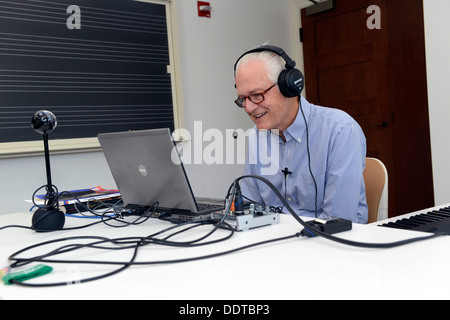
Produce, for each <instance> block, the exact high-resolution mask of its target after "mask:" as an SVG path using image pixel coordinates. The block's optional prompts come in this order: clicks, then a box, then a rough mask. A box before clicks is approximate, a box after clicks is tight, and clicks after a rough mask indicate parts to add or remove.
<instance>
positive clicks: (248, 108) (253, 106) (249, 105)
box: [244, 98, 258, 113]
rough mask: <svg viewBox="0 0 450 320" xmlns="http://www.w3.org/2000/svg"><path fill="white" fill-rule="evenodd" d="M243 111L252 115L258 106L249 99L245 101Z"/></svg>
mask: <svg viewBox="0 0 450 320" xmlns="http://www.w3.org/2000/svg"><path fill="white" fill-rule="evenodd" d="M244 108H245V111H246V112H247V113H252V112H253V111H254V110H255V109H256V108H258V104H256V103H253V102H252V101H251V100H250V99H249V98H247V99H245V106H244Z"/></svg>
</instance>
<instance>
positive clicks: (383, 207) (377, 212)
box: [363, 158, 388, 223]
mask: <svg viewBox="0 0 450 320" xmlns="http://www.w3.org/2000/svg"><path fill="white" fill-rule="evenodd" d="M363 175H364V182H365V184H366V198H367V206H368V207H369V221H368V223H372V222H376V221H379V220H384V219H387V218H388V214H387V207H388V204H387V182H388V173H387V170H386V167H385V165H384V164H383V162H381V161H380V160H378V159H376V158H366V168H365V169H364V174H363Z"/></svg>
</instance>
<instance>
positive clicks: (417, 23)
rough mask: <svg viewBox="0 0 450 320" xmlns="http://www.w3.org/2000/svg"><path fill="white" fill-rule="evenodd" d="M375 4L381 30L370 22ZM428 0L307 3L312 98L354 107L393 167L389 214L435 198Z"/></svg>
mask: <svg viewBox="0 0 450 320" xmlns="http://www.w3.org/2000/svg"><path fill="white" fill-rule="evenodd" d="M371 5H376V6H377V7H378V8H380V11H379V13H380V16H379V20H380V21H379V22H381V29H370V28H368V26H367V20H368V19H369V18H371V17H373V16H372V13H369V14H368V12H367V9H368V7H369V6H371ZM422 8H423V7H422V0H395V1H392V0H335V9H333V10H330V11H327V12H323V13H319V14H316V15H312V16H306V13H305V10H302V27H303V39H304V57H305V79H306V97H307V99H308V100H309V101H310V102H312V103H315V104H318V105H322V106H329V107H336V108H339V109H342V110H344V111H346V112H348V113H349V114H350V115H352V116H353V117H354V118H355V120H356V121H358V123H359V124H360V125H361V127H362V129H363V130H364V133H365V135H366V139H367V156H369V157H376V158H379V159H380V160H381V161H383V162H384V163H385V165H386V167H387V169H388V174H389V216H390V217H393V216H396V215H399V214H404V213H408V212H412V211H416V210H420V209H424V208H427V207H431V206H433V205H434V192H433V180H432V169H431V148H430V136H429V122H428V98H427V89H426V88H427V86H426V71H425V70H426V69H425V42H424V27H423V9H422Z"/></svg>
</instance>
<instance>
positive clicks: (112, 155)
mask: <svg viewBox="0 0 450 320" xmlns="http://www.w3.org/2000/svg"><path fill="white" fill-rule="evenodd" d="M98 140H99V142H100V145H101V147H102V149H103V153H104V155H105V158H106V161H107V162H108V165H109V168H110V170H111V173H112V175H113V177H114V180H115V182H116V184H117V187H118V188H119V191H120V194H121V196H122V200H123V202H124V203H125V205H126V206H127V207H128V208H133V209H137V208H141V209H142V210H145V208H148V207H150V206H152V205H153V204H154V203H155V202H156V201H158V202H159V209H158V212H164V213H169V214H170V215H177V216H180V217H181V216H182V217H183V219H182V220H189V219H195V218H198V217H199V216H201V217H203V216H204V215H208V214H210V213H211V212H213V211H218V210H221V209H223V207H224V205H223V203H220V201H219V200H216V201H211V203H204V202H203V203H200V202H198V201H197V200H196V199H195V197H194V194H193V192H192V189H191V186H190V183H189V180H188V177H187V175H186V172H185V170H184V167H183V164H182V163H181V159H180V156H179V153H178V151H177V150H176V145H175V143H174V141H173V140H172V136H171V134H170V130H169V129H153V130H142V131H127V132H116V133H104V134H99V135H98Z"/></svg>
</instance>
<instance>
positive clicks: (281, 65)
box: [236, 51, 286, 83]
mask: <svg viewBox="0 0 450 320" xmlns="http://www.w3.org/2000/svg"><path fill="white" fill-rule="evenodd" d="M254 60H258V61H261V62H263V63H264V64H265V65H266V67H267V75H268V76H269V79H270V80H271V81H272V82H273V83H278V76H279V75H280V73H281V72H282V71H283V70H284V69H285V66H286V61H284V59H283V58H282V57H280V56H279V55H278V54H276V53H274V52H271V51H261V52H252V53H249V54H247V55H245V56H244V57H243V58H242V59H241V60H239V62H238V63H237V65H236V74H237V72H238V70H239V67H240V66H241V65H245V64H248V63H249V62H251V61H254Z"/></svg>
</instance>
